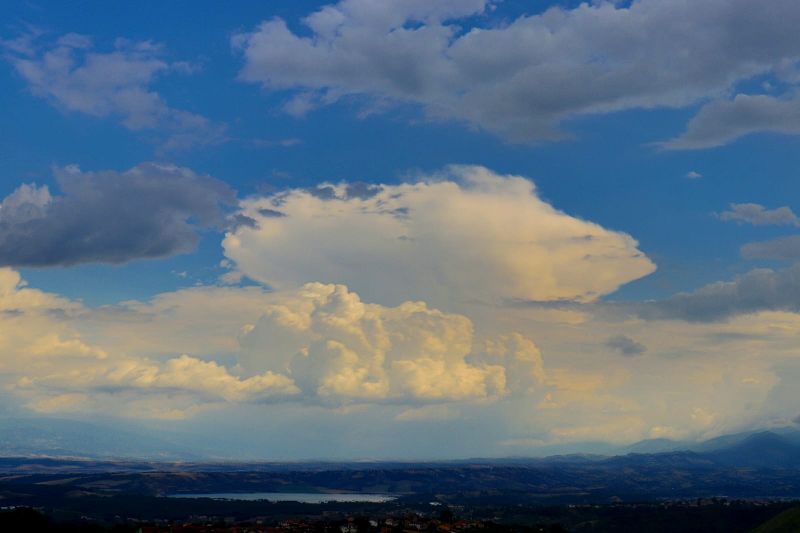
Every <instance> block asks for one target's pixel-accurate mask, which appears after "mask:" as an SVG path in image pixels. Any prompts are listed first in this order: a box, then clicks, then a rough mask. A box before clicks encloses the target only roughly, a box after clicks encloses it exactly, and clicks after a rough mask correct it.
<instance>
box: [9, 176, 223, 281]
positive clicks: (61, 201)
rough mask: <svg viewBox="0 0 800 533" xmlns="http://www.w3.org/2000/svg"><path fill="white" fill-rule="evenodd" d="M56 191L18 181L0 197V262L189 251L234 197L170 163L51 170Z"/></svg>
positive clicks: (39, 263) (67, 261)
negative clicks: (116, 168) (113, 168)
mask: <svg viewBox="0 0 800 533" xmlns="http://www.w3.org/2000/svg"><path fill="white" fill-rule="evenodd" d="M56 180H57V182H58V187H59V189H60V192H61V194H58V195H52V194H51V193H50V190H49V188H48V187H47V186H41V187H37V186H35V185H22V186H20V187H19V188H17V189H16V190H15V191H14V192H12V193H11V194H10V195H9V196H7V197H6V198H5V199H3V200H2V201H1V202H0V266H15V267H19V266H32V267H46V266H69V265H76V264H81V263H90V262H101V263H124V262H126V261H131V260H133V259H143V258H153V257H164V256H168V255H173V254H176V253H181V252H188V251H191V250H192V249H193V248H194V246H195V245H196V243H197V241H198V234H197V231H198V230H199V229H200V228H204V227H206V228H208V227H222V226H223V225H224V213H223V211H222V208H223V206H225V205H232V204H233V203H234V202H235V193H234V192H233V190H232V189H231V188H230V187H228V185H226V184H225V183H223V182H221V181H218V180H216V179H214V178H211V177H208V176H202V175H197V174H195V173H194V172H192V171H190V170H188V169H185V168H180V167H176V166H167V165H159V164H152V163H145V164H140V165H138V166H136V167H134V168H132V169H130V170H128V171H126V172H116V171H104V172H81V171H80V170H79V169H77V168H76V167H66V168H63V169H57V170H56Z"/></svg>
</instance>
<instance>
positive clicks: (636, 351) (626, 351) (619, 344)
mask: <svg viewBox="0 0 800 533" xmlns="http://www.w3.org/2000/svg"><path fill="white" fill-rule="evenodd" d="M606 346H608V347H609V348H612V349H614V350H617V351H618V352H619V353H620V354H622V355H626V356H628V357H633V356H636V355H642V354H643V353H644V352H646V351H647V346H645V345H644V344H642V343H640V342H636V341H635V340H633V339H632V338H630V337H628V336H626V335H615V336H613V337H610V338H609V339H608V340H607V341H606Z"/></svg>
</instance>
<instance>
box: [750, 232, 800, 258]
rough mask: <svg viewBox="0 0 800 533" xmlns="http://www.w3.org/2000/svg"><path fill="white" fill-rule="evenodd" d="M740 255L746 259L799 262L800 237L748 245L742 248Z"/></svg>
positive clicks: (779, 238) (782, 238)
mask: <svg viewBox="0 0 800 533" xmlns="http://www.w3.org/2000/svg"><path fill="white" fill-rule="evenodd" d="M740 253H741V254H742V257H744V258H745V259H778V260H781V261H797V260H798V259H800V235H790V236H788V237H778V238H777V239H770V240H768V241H760V242H751V243H747V244H745V245H744V246H742V248H741V250H740Z"/></svg>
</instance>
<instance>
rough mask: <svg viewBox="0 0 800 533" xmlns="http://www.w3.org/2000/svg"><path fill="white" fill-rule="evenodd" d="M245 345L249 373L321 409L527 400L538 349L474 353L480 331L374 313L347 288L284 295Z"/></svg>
mask: <svg viewBox="0 0 800 533" xmlns="http://www.w3.org/2000/svg"><path fill="white" fill-rule="evenodd" d="M275 299H276V301H275V303H273V304H271V305H269V306H267V307H266V308H265V312H264V315H263V316H262V317H261V319H260V320H259V321H258V323H257V324H255V325H254V326H253V327H252V328H247V329H246V330H245V333H244V335H243V338H242V345H243V352H242V354H241V355H240V363H241V365H242V367H243V368H244V369H246V370H248V371H250V372H255V373H260V372H264V371H272V372H279V373H281V372H282V373H286V374H287V375H290V376H291V377H292V378H293V379H294V380H295V382H296V383H297V384H298V386H299V387H300V388H301V389H302V390H303V391H304V392H305V394H306V395H309V396H316V397H319V398H321V399H323V400H324V399H333V400H341V399H345V400H346V399H350V400H356V399H361V400H373V401H380V400H405V401H411V402H419V401H423V402H424V401H441V400H465V399H487V398H492V397H495V398H496V397H499V396H503V395H505V394H508V393H525V392H528V390H529V389H534V388H535V387H536V386H537V384H538V383H541V381H542V379H543V370H542V360H541V354H540V353H539V350H538V348H536V346H535V345H534V344H533V343H532V342H531V341H529V340H527V339H525V338H523V337H521V336H519V335H515V336H512V337H509V338H498V339H495V340H493V341H487V343H486V344H485V345H480V344H479V343H475V339H474V333H473V325H472V322H471V321H470V320H469V319H468V318H466V317H465V316H461V315H454V314H446V313H443V312H441V311H437V310H435V309H430V308H429V307H428V306H427V305H426V304H425V303H423V302H405V303H403V304H401V305H399V306H397V307H384V306H381V305H377V304H367V303H364V302H362V301H361V300H360V298H359V297H358V295H357V294H355V293H352V292H350V291H348V290H347V288H346V287H344V286H342V285H324V284H319V283H313V284H307V285H305V286H304V287H303V288H302V289H300V290H298V291H285V292H283V293H281V292H279V293H277V294H276V295H275Z"/></svg>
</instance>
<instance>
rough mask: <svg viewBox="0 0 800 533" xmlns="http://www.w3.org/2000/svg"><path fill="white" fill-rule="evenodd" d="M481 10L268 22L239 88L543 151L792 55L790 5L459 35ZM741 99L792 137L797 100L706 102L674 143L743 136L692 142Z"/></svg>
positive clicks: (651, 10) (568, 14) (246, 51)
mask: <svg viewBox="0 0 800 533" xmlns="http://www.w3.org/2000/svg"><path fill="white" fill-rule="evenodd" d="M489 5H490V3H489V2H487V1H484V0H473V1H470V2H463V1H458V0H443V1H441V2H418V1H408V2H392V3H390V6H391V7H388V8H387V5H386V3H385V2H378V1H376V0H342V1H341V2H339V3H337V4H334V5H328V6H325V7H323V8H322V9H320V10H319V11H317V12H315V13H313V14H311V15H310V16H308V17H306V18H305V19H303V20H302V22H303V24H304V25H305V26H306V27H307V33H308V36H305V35H301V34H298V33H293V31H292V30H291V29H290V28H289V26H288V25H287V24H286V22H285V21H283V20H281V19H272V20H268V21H265V22H262V23H261V24H259V25H258V26H257V27H256V28H255V29H254V30H253V31H250V32H245V33H241V34H238V35H236V36H235V37H234V38H233V45H234V48H235V49H236V50H238V51H239V52H240V53H241V55H242V57H243V59H244V65H243V67H242V70H241V72H240V75H239V78H240V80H242V81H246V82H254V83H259V84H261V85H262V86H264V87H265V88H267V89H269V90H286V91H293V94H294V95H295V96H296V95H300V97H301V100H302V102H303V106H302V108H303V111H304V112H307V111H309V110H311V109H313V108H314V107H318V106H322V105H328V104H331V103H333V102H336V101H337V100H339V99H341V98H343V97H345V96H353V95H356V96H364V97H367V98H368V99H369V100H370V101H371V102H374V101H378V102H386V101H390V102H391V101H394V102H411V103H415V104H418V105H420V106H421V107H422V108H423V109H424V110H425V112H426V113H427V115H428V116H429V117H431V118H435V119H445V120H456V121H461V122H466V123H468V124H470V125H472V126H477V127H479V128H483V129H485V130H488V131H490V132H493V133H495V134H498V135H501V136H503V137H505V138H506V139H510V140H512V141H519V142H538V141H548V140H557V139H561V138H564V137H565V136H566V134H565V133H564V132H563V131H562V130H561V129H560V125H561V123H562V122H563V121H564V120H566V119H569V118H571V117H575V116H580V115H587V114H597V113H609V112H615V111H620V110H625V109H633V108H653V107H685V106H688V105H691V104H694V103H696V102H698V101H701V100H703V99H708V98H719V97H722V96H724V95H726V94H729V93H730V92H731V91H732V90H734V89H735V87H736V85H737V83H738V82H740V81H742V80H746V79H750V78H752V77H753V76H757V75H775V76H781V75H784V73H783V71H785V70H786V65H787V64H790V63H792V62H794V61H796V60H797V58H798V57H800V33H798V32H797V30H796V29H797V27H798V25H800V3H798V2H796V1H795V0H772V1H771V2H769V8H766V7H765V5H764V4H762V3H759V2H752V1H750V0H692V1H689V0H670V1H666V0H639V1H637V2H632V3H630V4H629V5H623V4H620V3H618V2H608V1H600V2H592V3H591V4H589V3H581V4H580V5H578V6H577V7H575V8H573V9H567V8H563V7H559V6H556V7H553V8H550V9H548V10H546V11H545V12H543V13H540V14H536V15H531V16H529V15H523V16H520V17H518V18H517V19H515V20H512V21H510V22H509V23H506V24H503V25H496V26H487V25H486V24H485V23H484V26H483V27H476V28H473V29H471V30H468V31H463V30H462V29H461V27H460V26H459V25H460V24H461V23H462V20H461V19H464V18H466V17H469V16H473V15H479V14H483V13H485V12H487V6H489ZM473 20H475V19H473ZM478 20H480V19H478ZM478 24H479V25H480V22H479V23H478ZM709 28H712V29H713V30H709ZM304 33H305V32H304ZM687 51H691V53H688V52H687ZM749 98H761V100H759V101H758V102H756V103H757V104H758V105H756V106H755V107H759V108H760V107H763V106H762V105H761V104H765V105H767V106H769V105H772V106H773V107H775V108H776V109H775V111H774V112H771V113H769V114H768V115H769V117H770V120H773V119H774V124H778V126H776V127H777V128H778V129H780V130H781V131H784V130H785V131H791V132H794V131H795V130H797V129H798V128H795V126H794V125H793V124H800V122H795V119H794V118H792V117H794V116H797V113H796V112H795V111H794V110H793V109H794V107H796V104H795V103H793V102H791V103H790V102H777V101H776V102H772V101H771V100H770V99H769V98H767V97H740V98H737V99H736V100H735V101H734V102H733V103H727V102H725V103H722V104H711V106H710V107H708V108H706V109H705V110H704V111H703V112H702V113H701V115H702V116H701V117H698V119H697V120H698V121H697V122H696V123H695V125H694V126H692V127H690V132H689V133H690V134H687V135H688V136H687V137H686V138H685V139H682V140H676V141H673V142H672V143H670V144H669V145H668V146H669V147H671V148H681V147H684V148H686V147H693V146H694V147H699V146H700V145H706V146H711V145H714V144H715V143H719V142H725V141H726V140H730V139H732V138H735V136H737V135H740V134H741V132H742V131H747V130H748V128H751V126H749V125H748V126H746V125H742V124H739V125H738V126H737V128H738V129H734V133H733V134H731V133H727V134H726V133H724V132H726V131H730V130H728V129H720V130H719V131H716V130H715V131H712V132H711V133H710V134H709V133H703V132H702V131H701V132H700V133H692V132H693V131H694V130H696V129H698V128H700V123H701V122H703V123H705V122H707V121H706V120H705V117H706V116H708V115H709V114H710V113H711V112H712V111H715V110H716V111H715V112H717V114H719V111H720V110H721V111H722V114H723V115H726V116H728V115H729V116H731V117H735V116H738V115H739V114H740V113H739V110H738V109H737V110H731V109H729V108H730V107H731V106H735V107H737V108H738V107H741V106H744V105H745V104H746V103H748V102H749V100H748V99H749ZM291 102H292V105H293V106H295V107H296V101H295V100H292V101H291ZM368 105H369V104H368ZM748 105H749V104H748ZM713 106H716V107H713ZM745 107H746V106H745ZM295 111H297V110H295ZM734 111H735V112H734ZM787 111H789V113H788V116H787ZM758 113H759V111H755V110H754V111H751V114H754V115H758ZM743 122H746V123H747V124H751V122H752V121H743ZM770 123H771V122H763V124H762V125H761V126H759V128H761V127H763V126H764V125H769V124H770ZM700 129H702V128H700ZM709 135H711V137H713V138H714V139H713V140H709V138H710V137H709Z"/></svg>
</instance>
